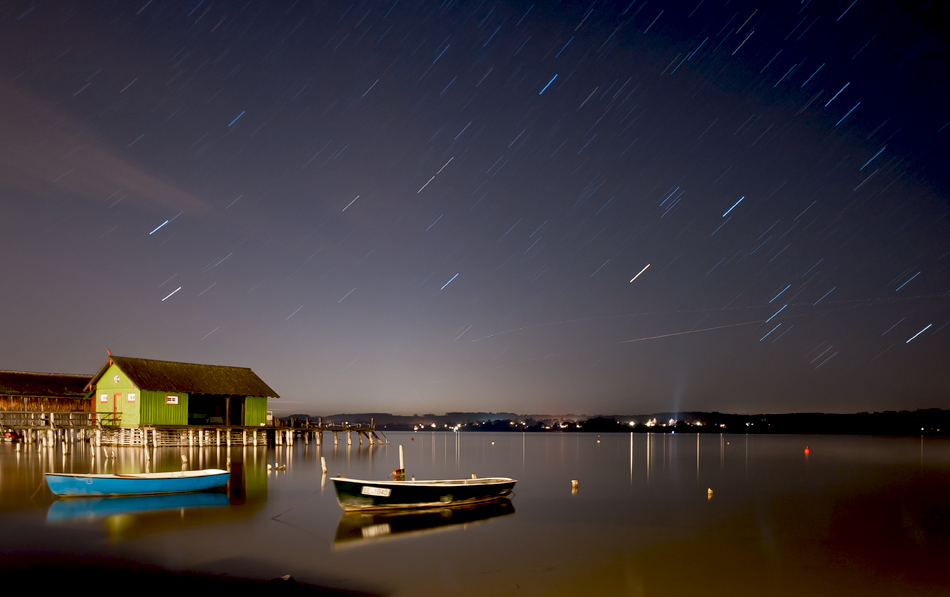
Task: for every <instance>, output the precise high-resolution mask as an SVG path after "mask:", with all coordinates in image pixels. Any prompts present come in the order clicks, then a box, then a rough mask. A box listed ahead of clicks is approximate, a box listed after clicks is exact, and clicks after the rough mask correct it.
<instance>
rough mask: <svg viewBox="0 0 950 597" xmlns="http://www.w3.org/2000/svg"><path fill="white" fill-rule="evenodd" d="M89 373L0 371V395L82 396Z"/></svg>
mask: <svg viewBox="0 0 950 597" xmlns="http://www.w3.org/2000/svg"><path fill="white" fill-rule="evenodd" d="M91 377H92V376H91V375H74V374H70V373H34V372H31V371H0V396H30V397H42V398H83V397H85V396H86V389H85V388H86V385H87V384H89V379H90V378H91Z"/></svg>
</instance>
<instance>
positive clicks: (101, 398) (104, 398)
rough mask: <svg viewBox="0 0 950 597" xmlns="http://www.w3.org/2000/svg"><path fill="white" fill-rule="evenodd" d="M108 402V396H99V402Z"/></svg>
mask: <svg viewBox="0 0 950 597" xmlns="http://www.w3.org/2000/svg"><path fill="white" fill-rule="evenodd" d="M108 401H109V395H108V394H99V402H108Z"/></svg>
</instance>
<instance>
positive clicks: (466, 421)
mask: <svg viewBox="0 0 950 597" xmlns="http://www.w3.org/2000/svg"><path fill="white" fill-rule="evenodd" d="M280 418H281V419H282V420H285V421H289V420H291V419H294V420H297V421H302V420H304V419H309V420H311V421H315V420H317V419H318V418H321V419H322V420H323V421H324V423H328V422H332V423H335V424H356V423H360V424H369V423H370V422H373V423H375V425H376V427H377V429H380V430H382V431H517V432H532V433H535V432H536V433H576V432H581V433H583V432H587V433H617V432H623V433H630V432H634V433H672V432H679V433H755V434H792V433H797V434H821V435H901V436H920V435H928V436H944V435H950V410H944V409H939V408H929V409H918V410H914V411H906V410H902V411H883V412H873V413H869V412H860V413H847V414H842V413H786V414H754V415H742V414H729V413H720V412H678V413H675V412H664V413H652V414H648V415H595V416H588V415H516V414H514V413H490V412H452V413H446V414H444V415H435V414H424V415H393V414H389V413H352V414H335V415H330V416H325V417H315V416H311V415H303V414H294V415H288V416H283V417H280Z"/></svg>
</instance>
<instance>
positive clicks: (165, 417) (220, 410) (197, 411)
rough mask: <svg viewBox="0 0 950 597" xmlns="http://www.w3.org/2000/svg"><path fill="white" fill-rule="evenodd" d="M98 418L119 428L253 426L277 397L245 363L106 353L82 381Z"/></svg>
mask: <svg viewBox="0 0 950 597" xmlns="http://www.w3.org/2000/svg"><path fill="white" fill-rule="evenodd" d="M86 390H87V391H89V392H91V393H92V397H93V399H94V400H95V407H94V408H93V409H92V410H93V411H94V412H96V413H97V415H98V416H99V418H100V420H102V421H103V422H106V421H108V422H109V423H111V424H112V425H114V426H117V427H121V428H146V427H157V426H178V425H200V426H203V427H213V426H221V427H258V426H260V425H263V424H265V423H266V420H267V399H268V398H279V397H280V396H278V395H277V392H275V391H274V390H272V389H271V388H270V387H269V386H268V385H267V384H266V383H264V381H263V380H261V378H260V377H258V376H257V374H256V373H254V372H253V371H251V370H250V369H248V368H246V367H223V366H220V365H198V364H193V363H178V362H174V361H158V360H153V359H137V358H131V357H120V356H115V355H112V354H110V355H109V359H108V360H107V361H106V362H105V364H104V365H102V367H101V368H100V369H99V371H98V372H97V373H96V374H95V375H94V376H93V377H92V380H90V381H89V383H88V385H87V386H86Z"/></svg>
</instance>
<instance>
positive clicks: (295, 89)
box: [0, 0, 950, 415]
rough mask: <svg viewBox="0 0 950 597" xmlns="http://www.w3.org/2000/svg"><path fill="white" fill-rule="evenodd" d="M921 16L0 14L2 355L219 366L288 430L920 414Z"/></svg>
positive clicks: (277, 6)
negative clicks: (320, 420) (417, 422)
mask: <svg viewBox="0 0 950 597" xmlns="http://www.w3.org/2000/svg"><path fill="white" fill-rule="evenodd" d="M948 21H950V19H948V11H946V10H945V9H944V8H943V7H942V6H933V5H923V6H917V5H910V4H895V3H884V2H871V1H864V0H854V1H852V0H846V1H840V2H830V3H815V2H811V3H809V2H780V3H769V4H757V3H754V2H738V3H736V2H723V1H719V2H710V1H709V0H705V1H703V2H700V1H699V0H697V1H696V2H695V3H691V4H683V3H675V2H672V3H671V2H656V3H654V2H640V1H638V2H630V1H629V0H624V1H621V2H608V1H604V2H589V3H583V4H581V3H575V2H560V3H536V2H534V3H532V2H530V1H528V2H515V1H509V2H502V1H487V2H443V3H425V2H421V1H415V2H412V1H410V2H405V1H400V2H389V1H379V2H373V1H359V2H341V3H330V2H318V3H292V2H286V3H285V2H262V1H253V0H252V1H248V2H240V3H237V2H235V3H205V2H197V1H196V2H194V3H187V4H183V3H180V2H170V1H162V0H151V1H149V2H141V3H136V4H134V5H130V4H129V3H127V2H117V1H115V2H96V3H89V4H83V5H77V4H74V3H46V4H30V3H3V4H0V50H2V51H0V197H2V201H0V208H2V217H0V239H2V240H0V243H2V248H3V259H2V261H0V263H2V271H3V274H4V278H3V279H4V292H3V293H2V298H0V308H2V316H0V321H2V322H3V336H4V338H5V340H6V342H4V347H3V349H2V350H0V355H2V356H3V362H2V363H0V368H2V369H14V370H26V371H53V372H69V373H92V372H94V371H95V370H96V369H97V368H98V366H99V365H100V364H101V362H102V359H103V355H104V354H105V349H106V347H107V346H108V347H109V348H110V349H111V350H112V351H113V352H114V353H116V354H126V355H130V356H138V357H144V358H155V359H168V360H176V361H187V362H198V363H211V364H221V365H234V366H246V367H251V368H253V369H254V370H255V371H256V372H257V373H258V374H259V375H260V376H261V377H262V378H263V379H264V380H265V381H267V383H268V384H270V385H271V386H272V387H274V389H275V390H277V391H278V392H279V393H280V394H281V396H282V397H283V398H282V399H281V400H279V401H276V404H275V405H274V406H275V408H277V409H278V413H285V414H290V413H295V412H300V413H312V414H314V415H320V414H331V413H336V412H354V411H366V412H369V411H383V412H394V413H401V414H412V413H423V412H426V413H429V412H432V413H442V412H446V411H475V410H478V411H509V412H519V413H578V414H581V413H586V414H601V413H602V414H608V413H641V412H657V411H663V410H672V409H684V410H719V411H733V412H791V411H838V412H852V411H871V410H881V409H902V408H911V409H913V408H925V407H944V408H948V407H950V403H947V400H948V399H947V396H948V395H950V377H948V375H947V373H946V369H947V367H946V361H947V357H948V355H950V337H948V329H950V328H948V327H945V326H946V325H947V323H950V267H948V266H950V220H948V216H950V208H948V207H950V206H948V194H950V177H948V174H947V168H946V164H947V163H948V159H950V151H948V143H947V136H948V134H950V126H948V125H950V108H948V105H950V104H948V102H947V101H946V97H945V96H946V92H945V91H946V90H945V89H944V87H945V86H946V81H947V80H950V69H948V63H950V55H948V52H947V41H946V40H947V38H946V31H948V30H950V22H948ZM176 214H177V215H176ZM647 268H649V270H648V269H647ZM637 272H639V273H637ZM172 279H174V280H175V282H174V286H172V285H171V284H170V283H169V282H170V281H171V280H172ZM634 280H636V283H633V284H632V282H634ZM173 288H174V290H173ZM357 289H358V290H357ZM172 290H173V291H172ZM169 292H170V294H169ZM163 297H164V298H163ZM895 322H896V323H895ZM699 332H702V333H699ZM766 340H767V341H766ZM911 340H913V342H911ZM832 347H833V348H832Z"/></svg>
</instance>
